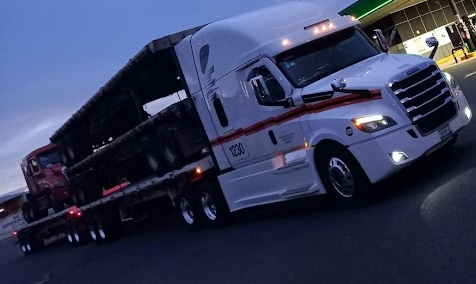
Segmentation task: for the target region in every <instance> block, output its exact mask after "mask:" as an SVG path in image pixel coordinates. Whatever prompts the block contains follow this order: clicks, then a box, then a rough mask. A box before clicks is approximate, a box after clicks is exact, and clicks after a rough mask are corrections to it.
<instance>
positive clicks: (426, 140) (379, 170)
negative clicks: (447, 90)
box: [349, 95, 470, 183]
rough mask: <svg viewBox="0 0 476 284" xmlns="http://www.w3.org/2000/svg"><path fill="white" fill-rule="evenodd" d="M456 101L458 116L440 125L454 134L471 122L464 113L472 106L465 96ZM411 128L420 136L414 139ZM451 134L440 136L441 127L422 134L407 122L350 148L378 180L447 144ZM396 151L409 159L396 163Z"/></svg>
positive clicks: (368, 173) (368, 172)
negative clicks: (403, 125) (394, 153)
mask: <svg viewBox="0 0 476 284" xmlns="http://www.w3.org/2000/svg"><path fill="white" fill-rule="evenodd" d="M456 101H457V103H458V105H459V110H458V114H457V116H456V117H454V118H453V119H452V120H450V121H449V122H448V123H446V124H443V125H442V126H441V128H443V127H444V126H446V125H449V126H450V128H451V130H452V131H453V133H456V132H458V131H460V130H461V129H462V128H463V127H464V126H466V125H467V124H468V123H469V121H470V118H468V117H467V115H466V114H465V109H466V108H467V107H469V106H468V102H467V101H466V98H465V97H464V96H463V95H460V96H458V98H457V100H456ZM441 128H438V129H441ZM409 130H413V131H414V133H416V135H417V137H416V138H413V137H412V136H411V135H410V133H409V132H408V131H409ZM450 137H451V136H450ZM450 137H445V138H444V139H441V138H440V134H439V132H438V130H436V131H434V132H432V133H430V134H428V135H426V136H422V135H420V133H419V132H418V130H417V129H416V127H415V126H414V125H408V126H405V127H402V128H399V129H397V130H395V131H392V132H388V133H386V134H384V135H382V136H378V137H376V138H373V139H371V140H367V141H364V142H360V143H357V144H353V145H350V146H349V150H350V151H351V152H352V154H353V155H354V157H355V158H357V160H358V161H359V163H360V165H361V166H362V168H363V169H364V171H365V172H366V173H367V176H368V177H369V179H370V181H371V182H372V183H376V182H378V181H380V180H382V179H384V178H386V177H388V176H390V175H392V174H393V173H395V172H397V171H399V170H401V169H403V168H404V167H405V166H407V165H409V164H410V163H411V162H413V161H415V160H417V159H418V158H420V157H423V156H425V155H428V154H430V153H432V152H433V151H435V150H436V149H438V148H439V147H441V146H443V145H444V144H445V143H447V142H448V141H449V140H450ZM394 151H399V152H403V153H405V154H406V155H407V156H408V158H407V159H406V160H404V161H402V162H399V163H396V162H394V161H393V160H392V158H391V153H392V152H394Z"/></svg>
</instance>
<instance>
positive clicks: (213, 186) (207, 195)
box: [197, 182, 231, 226]
mask: <svg viewBox="0 0 476 284" xmlns="http://www.w3.org/2000/svg"><path fill="white" fill-rule="evenodd" d="M197 191H198V192H199V195H200V206H201V209H202V212H203V213H204V215H205V217H206V220H207V222H208V223H210V224H211V225H213V226H223V225H226V224H227V223H229V221H230V219H231V215H230V209H229V208H228V204H227V203H226V200H225V198H224V196H223V193H222V191H221V188H220V185H219V184H218V183H216V182H203V183H200V184H199V185H198V186H197Z"/></svg>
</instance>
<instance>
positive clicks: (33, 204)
mask: <svg viewBox="0 0 476 284" xmlns="http://www.w3.org/2000/svg"><path fill="white" fill-rule="evenodd" d="M21 168H22V171H23V175H24V176H25V180H26V183H27V186H28V190H29V191H30V193H29V194H28V195H27V199H28V201H26V202H24V203H23V205H22V211H23V217H24V218H25V221H26V222H28V223H32V222H34V221H36V220H39V219H41V218H43V217H46V216H47V215H48V209H50V208H53V210H54V211H55V212H59V211H61V210H63V209H64V208H65V207H64V206H65V203H70V202H69V200H70V195H69V190H68V182H67V179H66V176H65V175H64V173H63V164H62V163H61V160H60V155H59V153H58V151H57V148H56V146H55V145H54V144H48V145H46V146H43V147H40V148H38V149H36V150H34V151H33V152H31V153H30V154H28V155H27V156H26V157H25V158H23V160H22V163H21Z"/></svg>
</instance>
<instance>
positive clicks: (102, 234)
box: [98, 222, 106, 240]
mask: <svg viewBox="0 0 476 284" xmlns="http://www.w3.org/2000/svg"><path fill="white" fill-rule="evenodd" d="M98 233H99V236H100V237H101V239H103V240H105V239H106V231H104V226H103V225H102V223H101V222H98Z"/></svg>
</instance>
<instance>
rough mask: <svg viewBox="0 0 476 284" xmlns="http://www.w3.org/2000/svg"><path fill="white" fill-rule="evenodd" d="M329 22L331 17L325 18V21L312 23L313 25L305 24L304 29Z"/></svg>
mask: <svg viewBox="0 0 476 284" xmlns="http://www.w3.org/2000/svg"><path fill="white" fill-rule="evenodd" d="M328 22H329V19H325V20H324V21H320V22H317V23H314V24H311V25H309V26H305V27H304V29H305V30H308V29H312V28H315V27H317V26H320V25H322V24H325V23H328Z"/></svg>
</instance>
